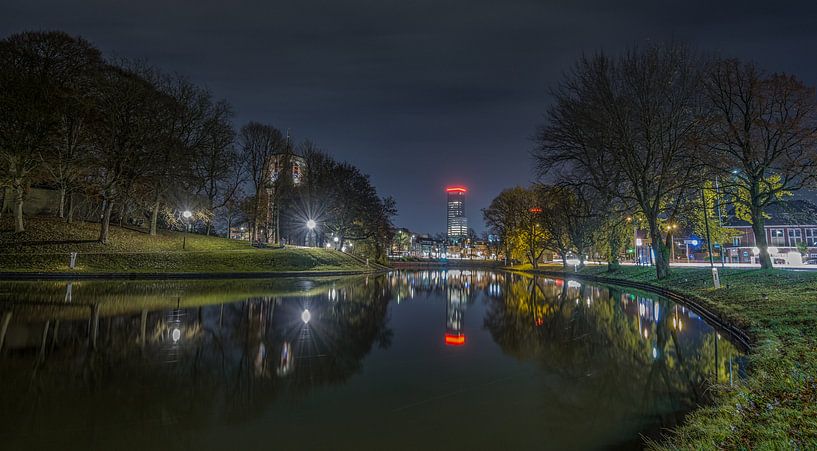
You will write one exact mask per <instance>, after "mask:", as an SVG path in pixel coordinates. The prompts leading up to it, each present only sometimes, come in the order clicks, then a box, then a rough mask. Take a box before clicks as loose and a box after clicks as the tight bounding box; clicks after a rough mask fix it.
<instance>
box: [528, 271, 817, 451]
mask: <svg viewBox="0 0 817 451" xmlns="http://www.w3.org/2000/svg"><path fill="white" fill-rule="evenodd" d="M523 269H524V268H523ZM541 269H542V270H556V271H558V270H561V269H562V268H561V267H555V266H554V267H544V268H541ZM720 271H721V284H722V286H721V288H720V289H714V288H713V286H712V276H711V272H710V270H709V269H695V268H673V270H672V272H671V274H670V276H669V277H668V278H666V279H663V280H657V279H656V278H655V271H654V269H651V268H635V267H624V268H621V269H619V270H618V271H615V272H607V269H606V267H588V268H585V269H583V270H581V272H582V273H583V274H591V275H596V276H601V277H607V278H612V279H626V280H632V281H638V282H643V283H648V284H651V285H654V286H659V287H664V288H668V289H671V290H673V291H676V292H679V293H683V294H686V295H688V296H693V297H695V298H696V299H697V300H698V301H699V302H701V304H703V305H704V306H706V307H707V308H708V309H710V310H711V311H714V312H717V313H718V314H720V315H721V317H722V318H724V319H725V320H726V321H728V322H730V323H731V324H733V325H736V326H738V327H740V328H741V329H743V330H744V331H745V332H747V333H748V334H750V336H752V337H753V339H754V342H755V343H754V346H753V348H752V350H751V353H750V374H749V376H748V378H747V379H746V380H745V381H744V382H743V383H742V384H739V385H737V386H735V387H732V388H730V387H724V386H718V387H716V390H717V391H718V394H717V402H716V403H715V404H714V405H712V406H707V407H703V408H701V409H699V410H697V411H695V412H693V413H692V414H691V415H690V416H689V417H688V419H687V421H686V422H685V423H684V425H683V426H681V427H680V428H678V429H676V430H674V431H672V432H670V433H668V435H667V438H666V440H665V441H664V442H661V443H649V445H650V447H651V448H654V449H715V448H720V449H817V272H795V271H782V270H759V269H732V268H726V269H721V270H720Z"/></svg>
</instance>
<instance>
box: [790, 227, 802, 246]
mask: <svg viewBox="0 0 817 451" xmlns="http://www.w3.org/2000/svg"><path fill="white" fill-rule="evenodd" d="M801 242H803V232H801V231H800V229H789V246H797V243H801Z"/></svg>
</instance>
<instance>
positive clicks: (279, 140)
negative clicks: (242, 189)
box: [238, 122, 286, 241]
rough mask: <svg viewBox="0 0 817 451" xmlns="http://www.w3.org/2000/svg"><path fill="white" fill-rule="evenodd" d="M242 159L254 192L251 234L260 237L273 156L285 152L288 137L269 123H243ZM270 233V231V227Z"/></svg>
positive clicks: (240, 141) (240, 139)
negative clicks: (260, 222) (260, 224)
mask: <svg viewBox="0 0 817 451" xmlns="http://www.w3.org/2000/svg"><path fill="white" fill-rule="evenodd" d="M238 142H239V148H240V152H241V159H242V160H243V161H244V164H245V166H244V168H245V170H246V173H247V180H248V181H249V183H250V184H251V187H252V189H253V191H254V193H255V200H254V204H253V211H252V215H251V218H250V219H251V224H250V227H251V229H250V232H251V233H250V236H251V237H252V238H251V239H252V240H253V241H255V240H257V239H258V229H259V227H258V224H259V221H260V220H261V213H262V212H263V209H264V204H263V200H264V199H266V198H267V193H266V189H267V186H268V184H269V183H270V181H271V180H270V177H271V173H270V170H271V168H270V159H271V158H272V155H273V154H275V153H277V152H282V151H283V150H284V148H285V146H286V140H285V138H284V135H283V134H282V133H281V131H280V130H278V129H276V128H275V127H272V126H270V125H264V124H261V123H258V122H250V123H248V124H247V125H245V126H243V127H241V131H240V132H239V134H238ZM267 233H268V231H267Z"/></svg>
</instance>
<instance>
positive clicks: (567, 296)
mask: <svg viewBox="0 0 817 451" xmlns="http://www.w3.org/2000/svg"><path fill="white" fill-rule="evenodd" d="M0 314H2V322H0V325H4V324H5V325H6V327H5V334H4V336H3V338H2V339H3V344H2V350H1V351H0V406H2V409H0V448H2V449H8V450H23V449H104V450H114V449H115V450H130V449H133V450H143V449H190V450H202V449H233V450H244V449H287V450H289V449H327V450H334V449H355V450H358V449H444V450H460V449H462V450H466V449H467V450H474V449H503V450H511V449H513V450H517V449H600V448H604V449H609V448H619V449H638V448H640V447H641V446H642V443H643V440H644V437H659V436H660V434H661V432H662V431H663V430H665V429H666V428H671V427H673V426H676V425H678V424H679V422H681V421H682V420H683V418H684V415H685V414H687V413H688V412H689V411H690V410H691V409H694V408H695V407H696V406H698V405H700V404H702V403H706V402H707V401H708V399H707V396H708V394H709V393H711V391H710V390H709V388H710V384H711V383H713V382H717V383H720V384H729V383H737V381H738V379H739V378H740V376H741V374H742V372H744V371H745V365H746V361H745V357H744V354H743V352H742V351H741V350H739V349H738V348H736V347H735V346H733V345H732V344H731V343H730V342H729V341H728V340H727V339H726V337H721V335H720V334H719V333H718V331H717V330H715V329H713V328H712V327H710V326H709V325H707V324H706V323H705V322H704V321H703V320H702V319H701V318H699V317H698V316H697V315H696V314H695V313H693V312H692V311H690V310H689V309H686V308H684V307H683V306H681V305H677V304H674V303H673V302H671V301H669V300H667V299H664V298H662V297H660V296H656V295H653V294H649V293H645V292H639V291H635V290H632V289H628V288H618V287H610V286H604V285H597V284H588V283H579V282H577V281H564V280H558V279H550V278H545V277H541V276H538V277H530V276H522V275H516V274H509V273H503V272H485V271H468V270H448V271H435V270H429V271H399V272H393V273H390V274H384V275H379V276H353V277H325V278H309V279H306V278H304V279H298V278H292V279H271V280H232V281H230V280H216V281H87V282H86V281H83V282H64V281H61V282H3V283H0Z"/></svg>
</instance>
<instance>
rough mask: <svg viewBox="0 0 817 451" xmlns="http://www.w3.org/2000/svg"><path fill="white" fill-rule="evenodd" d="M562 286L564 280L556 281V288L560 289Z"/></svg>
mask: <svg viewBox="0 0 817 451" xmlns="http://www.w3.org/2000/svg"><path fill="white" fill-rule="evenodd" d="M564 284H565V281H564V280H562V279H556V286H557V287H561V286H562V285H564Z"/></svg>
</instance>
